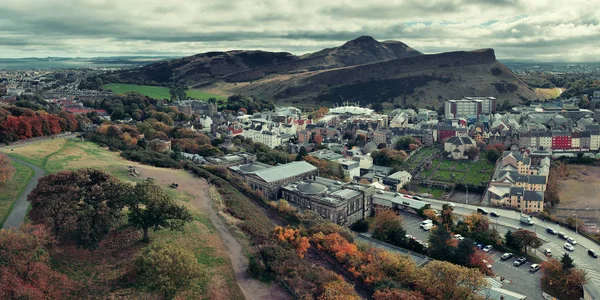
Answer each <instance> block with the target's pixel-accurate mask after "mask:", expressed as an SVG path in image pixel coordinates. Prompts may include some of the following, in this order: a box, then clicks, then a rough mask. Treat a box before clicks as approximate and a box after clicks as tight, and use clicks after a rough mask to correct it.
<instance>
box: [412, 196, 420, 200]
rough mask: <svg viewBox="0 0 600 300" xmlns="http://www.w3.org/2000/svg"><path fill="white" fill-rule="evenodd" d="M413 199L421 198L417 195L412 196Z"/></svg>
mask: <svg viewBox="0 0 600 300" xmlns="http://www.w3.org/2000/svg"><path fill="white" fill-rule="evenodd" d="M413 199H415V200H421V197H419V196H413Z"/></svg>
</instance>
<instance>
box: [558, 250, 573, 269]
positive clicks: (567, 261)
mask: <svg viewBox="0 0 600 300" xmlns="http://www.w3.org/2000/svg"><path fill="white" fill-rule="evenodd" d="M560 263H561V264H562V268H563V271H570V270H571V269H573V268H575V263H574V262H573V259H572V258H571V255H569V253H565V254H564V255H563V256H562V258H561V259H560Z"/></svg>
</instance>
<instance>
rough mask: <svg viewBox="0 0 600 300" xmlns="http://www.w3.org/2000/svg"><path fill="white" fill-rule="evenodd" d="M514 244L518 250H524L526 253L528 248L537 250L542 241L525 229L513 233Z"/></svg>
mask: <svg viewBox="0 0 600 300" xmlns="http://www.w3.org/2000/svg"><path fill="white" fill-rule="evenodd" d="M513 237H514V243H515V246H517V247H518V248H519V249H524V250H525V252H527V249H528V248H539V247H540V246H541V245H542V240H541V239H540V238H538V236H537V235H536V234H535V232H533V231H530V230H527V229H523V228H520V229H517V231H515V232H514V233H513Z"/></svg>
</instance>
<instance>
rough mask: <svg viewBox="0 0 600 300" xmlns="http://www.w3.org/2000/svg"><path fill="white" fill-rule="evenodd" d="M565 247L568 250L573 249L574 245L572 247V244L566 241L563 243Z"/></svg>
mask: <svg viewBox="0 0 600 300" xmlns="http://www.w3.org/2000/svg"><path fill="white" fill-rule="evenodd" d="M565 249H567V250H569V251H575V247H573V245H571V244H569V243H566V244H565Z"/></svg>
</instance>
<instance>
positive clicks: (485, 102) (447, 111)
mask: <svg viewBox="0 0 600 300" xmlns="http://www.w3.org/2000/svg"><path fill="white" fill-rule="evenodd" d="M495 111H496V98H494V97H466V98H464V99H461V100H447V101H446V103H445V104H444V115H445V117H446V119H457V118H473V119H477V118H479V115H481V114H491V113H494V112H495Z"/></svg>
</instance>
